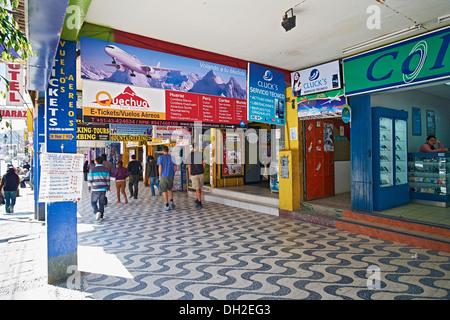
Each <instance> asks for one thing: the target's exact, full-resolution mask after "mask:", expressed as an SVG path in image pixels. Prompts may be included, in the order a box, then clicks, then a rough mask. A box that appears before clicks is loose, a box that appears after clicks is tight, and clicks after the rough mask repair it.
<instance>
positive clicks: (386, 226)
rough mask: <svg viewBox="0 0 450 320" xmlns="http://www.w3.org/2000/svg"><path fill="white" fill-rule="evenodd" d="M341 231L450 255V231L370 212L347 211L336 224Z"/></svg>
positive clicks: (442, 227)
mask: <svg viewBox="0 0 450 320" xmlns="http://www.w3.org/2000/svg"><path fill="white" fill-rule="evenodd" d="M335 227H336V228H337V229H340V230H345V231H349V232H354V233H359V234H364V235H368V236H371V237H375V238H381V239H384V240H390V241H395V242H400V243H405V244H409V245H413V246H417V247H422V248H428V249H433V250H438V251H444V252H450V228H448V227H446V226H438V225H432V224H427V223H421V222H417V221H412V220H405V219H400V218H393V217H390V218H386V217H384V216H382V215H379V214H375V213H371V214H366V213H357V212H353V211H348V210H344V211H343V215H342V217H338V218H337V219H336V221H335Z"/></svg>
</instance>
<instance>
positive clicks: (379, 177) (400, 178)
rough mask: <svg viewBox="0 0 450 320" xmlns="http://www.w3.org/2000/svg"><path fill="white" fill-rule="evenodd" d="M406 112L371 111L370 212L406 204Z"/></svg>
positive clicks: (407, 198) (392, 110)
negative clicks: (371, 202) (371, 166)
mask: <svg viewBox="0 0 450 320" xmlns="http://www.w3.org/2000/svg"><path fill="white" fill-rule="evenodd" d="M407 119H408V113H407V112H406V111H403V110H394V109H389V108H383V107H373V108H372V141H373V144H372V148H373V149H372V150H373V162H372V165H373V209H374V210H375V211H382V210H386V209H390V208H394V207H398V206H402V205H405V204H407V203H408V202H409V185H408V163H407V161H408V159H407V158H408V156H407V147H408V143H407V142H408V141H407V140H408V132H407Z"/></svg>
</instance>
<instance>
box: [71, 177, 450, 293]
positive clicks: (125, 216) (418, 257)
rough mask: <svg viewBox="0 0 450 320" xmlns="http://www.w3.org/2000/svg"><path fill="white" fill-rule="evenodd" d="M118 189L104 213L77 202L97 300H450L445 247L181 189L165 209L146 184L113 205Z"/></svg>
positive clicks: (449, 259)
mask: <svg viewBox="0 0 450 320" xmlns="http://www.w3.org/2000/svg"><path fill="white" fill-rule="evenodd" d="M113 191H114V192H111V193H110V195H109V205H108V207H107V208H106V212H105V217H106V219H105V220H104V221H102V222H97V221H96V220H95V217H94V214H93V212H92V208H91V206H90V201H89V195H88V194H87V193H86V194H85V196H84V198H83V200H82V201H80V202H79V204H78V214H79V218H78V243H79V267H80V270H81V271H83V272H82V274H81V290H82V291H84V293H87V294H89V295H90V297H91V298H92V299H106V300H110V299H124V300H128V299H157V300H215V299H219V300H238V299H239V300H240V299H245V300H257V299H289V300H290V299H313V300H319V299H323V300H350V299H357V300H391V299H433V300H435V299H436V300H438V299H442V300H449V299H450V254H448V253H444V252H438V251H433V250H428V249H424V248H418V247H413V246H408V245H404V244H400V243H394V242H391V241H384V240H380V239H376V238H371V237H367V236H364V235H359V234H354V233H348V232H345V231H340V230H336V229H330V228H327V227H323V226H319V225H314V224H309V223H305V222H301V221H296V220H288V219H285V218H280V217H276V216H272V215H267V214H263V213H256V212H253V211H247V210H242V209H239V208H234V207H228V206H225V205H220V204H217V203H207V202H206V203H204V208H203V209H202V210H197V209H196V208H195V205H194V202H193V199H192V198H188V197H187V196H186V194H185V193H180V192H176V193H175V195H174V198H175V199H174V200H175V204H176V208H175V209H174V210H171V211H169V212H165V211H163V210H162V208H163V199H162V197H159V196H156V197H152V196H151V195H150V190H149V188H148V187H144V186H143V185H142V184H140V189H139V199H137V200H133V199H131V200H129V203H128V204H124V203H120V204H116V203H115V201H116V197H115V190H113ZM96 250H97V251H96ZM99 250H100V251H99ZM87 252H90V254H86V253H87ZM95 252H98V253H99V255H100V254H103V255H102V256H101V257H103V258H100V256H97V254H95ZM102 262H103V263H104V264H103V265H102ZM89 264H90V265H91V266H89ZM83 265H84V266H85V267H82V266H83ZM113 266H115V270H110V269H113V268H112V267H113ZM83 268H84V270H83ZM94 269H95V271H92V270H94ZM378 279H379V281H377V280H378Z"/></svg>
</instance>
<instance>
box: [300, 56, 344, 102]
mask: <svg viewBox="0 0 450 320" xmlns="http://www.w3.org/2000/svg"><path fill="white" fill-rule="evenodd" d="M291 87H292V95H293V96H294V97H299V96H305V95H309V94H315V93H319V92H325V91H330V90H336V89H341V88H342V84H341V69H340V63H339V60H336V61H332V62H329V63H325V64H321V65H319V66H315V67H312V68H308V69H303V70H298V71H295V72H292V73H291Z"/></svg>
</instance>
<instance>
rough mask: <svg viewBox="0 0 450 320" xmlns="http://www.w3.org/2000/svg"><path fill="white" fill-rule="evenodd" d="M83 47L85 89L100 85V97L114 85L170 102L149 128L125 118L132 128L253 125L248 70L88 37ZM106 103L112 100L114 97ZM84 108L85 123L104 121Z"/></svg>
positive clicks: (111, 120) (162, 105)
mask: <svg viewBox="0 0 450 320" xmlns="http://www.w3.org/2000/svg"><path fill="white" fill-rule="evenodd" d="M80 42H81V44H80V46H81V78H82V79H83V84H84V82H85V81H86V80H87V81H95V83H96V88H97V89H98V90H99V91H102V90H105V89H104V86H105V85H106V84H108V83H118V84H119V83H120V84H125V85H127V86H128V87H130V88H132V89H133V91H134V92H136V94H138V89H136V90H135V88H141V89H147V90H149V89H153V90H158V91H160V92H161V95H162V97H163V100H164V102H161V103H160V104H159V105H158V108H159V109H158V110H159V111H158V112H159V113H160V117H158V118H151V119H147V121H146V123H144V122H140V120H143V119H142V117H137V118H136V117H135V114H133V113H131V114H129V116H126V117H125V118H126V119H130V120H131V119H135V120H136V121H135V122H130V121H128V120H127V122H125V123H127V124H129V123H133V124H152V125H184V123H188V124H189V125H192V122H195V121H202V122H204V123H205V124H206V125H207V126H208V125H209V126H211V127H227V125H232V127H236V126H237V125H239V126H241V127H244V126H246V125H247V91H246V83H247V71H246V70H244V69H238V68H233V67H229V66H225V65H220V64H215V63H211V62H205V61H201V60H195V59H190V58H186V57H181V56H176V55H171V54H167V53H162V52H158V51H152V50H147V49H142V48H137V47H133V46H127V45H123V44H116V43H112V42H107V41H103V40H98V39H93V38H87V37H81V41H80ZM83 91H84V88H83ZM83 93H84V92H83ZM97 93H98V92H97ZM118 94H120V92H118ZM139 94H140V93H139ZM102 99H105V97H103V98H102ZM106 99H107V101H109V100H112V99H113V96H111V99H109V97H106ZM84 101H85V100H84V97H83V103H84ZM92 101H95V99H94V100H92V97H90V99H89V100H86V102H87V103H92ZM116 106H117V105H116ZM84 107H85V108H86V107H89V108H87V109H85V110H86V112H88V113H89V114H87V115H85V114H83V117H85V116H86V117H89V119H90V120H92V121H95V120H99V119H100V118H99V115H97V114H93V113H95V110H92V109H91V108H92V107H93V106H92V105H91V106H87V105H86V104H84ZM163 114H164V115H163ZM106 116H107V117H108V119H109V120H107V119H106V117H104V118H103V119H104V120H105V121H107V122H109V123H121V122H118V121H117V119H116V118H115V116H111V115H106ZM120 117H121V118H123V116H120ZM84 121H87V119H85V120H84ZM158 121H160V122H158ZM122 123H124V122H122Z"/></svg>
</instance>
